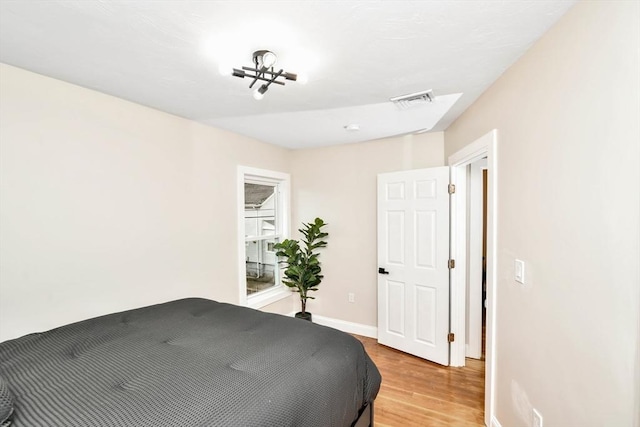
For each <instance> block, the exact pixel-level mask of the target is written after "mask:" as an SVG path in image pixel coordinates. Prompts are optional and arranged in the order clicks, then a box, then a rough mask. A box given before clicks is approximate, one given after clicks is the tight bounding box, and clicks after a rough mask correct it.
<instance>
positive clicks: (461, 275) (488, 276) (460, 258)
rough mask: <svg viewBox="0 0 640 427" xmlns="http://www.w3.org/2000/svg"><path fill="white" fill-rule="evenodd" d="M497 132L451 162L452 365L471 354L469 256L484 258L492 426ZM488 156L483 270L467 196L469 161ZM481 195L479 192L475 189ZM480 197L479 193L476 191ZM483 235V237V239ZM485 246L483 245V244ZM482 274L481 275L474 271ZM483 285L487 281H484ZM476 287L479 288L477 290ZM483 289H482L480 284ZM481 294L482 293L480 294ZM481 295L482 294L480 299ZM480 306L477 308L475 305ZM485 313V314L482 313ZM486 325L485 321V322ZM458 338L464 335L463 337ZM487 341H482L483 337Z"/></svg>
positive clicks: (487, 380) (487, 416) (487, 417)
mask: <svg viewBox="0 0 640 427" xmlns="http://www.w3.org/2000/svg"><path fill="white" fill-rule="evenodd" d="M496 151H497V130H495V129H494V130H492V131H491V132H489V133H487V134H485V135H484V136H482V137H480V138H478V139H477V140H475V141H474V142H472V143H470V144H469V145H467V146H466V147H464V148H463V149H461V150H460V151H458V152H456V153H454V154H453V155H451V156H450V157H449V161H448V163H449V166H451V182H452V183H453V184H455V186H456V194H455V197H453V198H452V207H451V218H452V227H451V256H452V257H453V258H454V259H455V260H456V268H454V269H452V270H451V329H452V331H454V332H455V334H456V341H454V342H453V343H451V358H450V361H451V366H464V365H465V358H466V355H467V346H466V344H467V339H466V332H467V331H466V329H467V322H466V309H467V292H466V290H467V277H468V276H467V271H468V270H470V268H471V264H470V263H469V262H467V260H471V261H475V263H476V264H477V263H478V260H479V262H480V278H481V281H480V283H482V271H483V270H484V272H485V273H484V277H485V280H484V282H485V289H486V292H485V297H486V308H484V309H483V310H481V311H480V312H481V313H482V312H484V313H485V315H484V317H485V319H486V320H485V325H486V334H485V342H486V344H485V356H484V358H485V402H484V406H485V419H484V421H485V424H486V425H492V424H491V423H492V421H493V420H494V412H495V408H494V395H495V357H494V354H495V343H496V340H495V332H496V327H495V322H496V261H497V256H496V255H497V254H496V237H497V233H496V230H497V227H496V224H497V180H498V169H497V161H496ZM482 159H486V169H487V180H486V215H484V217H485V218H486V232H485V234H486V238H484V240H485V241H486V256H485V262H484V265H485V266H484V268H482V264H483V262H482V255H481V254H482V252H481V249H480V252H479V253H478V254H477V255H475V256H473V257H471V254H470V253H469V233H468V231H469V227H468V226H467V224H468V221H469V213H468V209H467V207H468V203H467V195H468V194H469V188H468V187H469V185H468V177H469V175H470V173H469V172H470V170H471V168H470V165H473V164H474V163H476V162H478V161H482ZM476 193H477V192H476ZM476 195H477V194H476ZM482 240H483V239H482V238H480V241H481V242H482ZM480 247H482V244H481V246H480ZM474 277H476V278H477V275H474ZM480 286H482V285H480ZM475 289H476V290H477V288H475ZM480 289H482V288H480ZM481 295H482V293H481ZM481 298H482V297H481ZM475 307H477V306H475ZM481 316H482V314H481ZM481 324H482V322H481ZM458 336H460V337H461V338H463V339H460V340H458V339H457V338H458ZM481 342H482V341H481Z"/></svg>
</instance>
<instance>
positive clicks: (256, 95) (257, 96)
mask: <svg viewBox="0 0 640 427" xmlns="http://www.w3.org/2000/svg"><path fill="white" fill-rule="evenodd" d="M262 98H264V93H260V89H256V90H254V91H253V99H255V100H256V101H260V100H261V99H262Z"/></svg>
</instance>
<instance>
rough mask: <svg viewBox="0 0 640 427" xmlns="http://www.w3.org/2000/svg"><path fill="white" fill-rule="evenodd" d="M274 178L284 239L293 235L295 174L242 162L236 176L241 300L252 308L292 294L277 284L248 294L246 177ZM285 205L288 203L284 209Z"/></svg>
mask: <svg viewBox="0 0 640 427" xmlns="http://www.w3.org/2000/svg"><path fill="white" fill-rule="evenodd" d="M247 179H249V180H252V179H258V180H263V181H264V180H272V181H273V182H274V183H277V184H278V191H279V192H280V194H279V196H280V197H278V204H279V205H280V209H279V210H280V218H279V220H280V221H281V223H280V225H279V226H280V230H279V234H280V235H281V236H282V238H283V239H286V238H288V237H289V236H290V231H291V230H290V224H291V184H290V183H291V175H289V174H288V173H284V172H277V171H271V170H267V169H258V168H252V167H247V166H238V170H237V179H236V200H237V221H238V224H237V236H238V237H237V245H238V259H237V262H238V304H239V305H243V306H248V307H251V308H261V307H264V306H266V305H269V304H272V303H274V302H276V301H279V300H281V299H284V298H287V297H288V296H290V295H291V291H289V290H288V289H287V288H286V287H285V286H284V285H282V284H281V285H279V286H274V287H272V288H270V289H267V290H265V291H262V292H258V293H256V294H253V295H251V296H249V297H247V281H246V280H247V279H246V270H245V263H244V260H245V258H246V253H245V235H244V231H245V230H244V183H245V180H247ZM282 206H287V207H288V208H287V209H283V208H282Z"/></svg>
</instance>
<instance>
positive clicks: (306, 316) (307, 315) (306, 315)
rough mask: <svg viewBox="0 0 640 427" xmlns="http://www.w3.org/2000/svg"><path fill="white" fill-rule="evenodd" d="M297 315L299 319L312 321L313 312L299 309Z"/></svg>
mask: <svg viewBox="0 0 640 427" xmlns="http://www.w3.org/2000/svg"><path fill="white" fill-rule="evenodd" d="M296 317H297V318H298V319H304V320H308V321H309V322H312V320H311V313H309V312H308V311H305V312H304V313H303V312H301V311H299V312H297V313H296Z"/></svg>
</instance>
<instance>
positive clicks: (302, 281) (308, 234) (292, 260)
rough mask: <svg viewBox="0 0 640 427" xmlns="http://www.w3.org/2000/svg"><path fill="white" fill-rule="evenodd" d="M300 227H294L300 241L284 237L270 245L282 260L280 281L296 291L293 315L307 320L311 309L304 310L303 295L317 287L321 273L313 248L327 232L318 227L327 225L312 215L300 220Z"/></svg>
mask: <svg viewBox="0 0 640 427" xmlns="http://www.w3.org/2000/svg"><path fill="white" fill-rule="evenodd" d="M302 225H303V227H302V228H301V229H299V230H298V231H299V232H300V233H302V235H303V238H302V239H300V241H297V240H292V239H285V240H283V241H282V242H280V243H276V244H275V245H274V246H273V247H274V249H276V250H277V252H276V256H278V257H279V258H280V259H281V261H280V263H282V264H285V265H286V266H285V270H284V275H285V277H286V279H285V278H283V279H282V283H284V284H285V285H286V286H288V287H290V288H294V290H295V291H296V292H298V293H299V294H300V302H301V303H302V310H301V311H299V312H298V313H296V317H298V318H300V319H305V320H309V321H311V313H308V312H307V311H306V308H307V299H309V298H311V299H314V297H312V296H310V295H309V292H310V291H317V290H318V285H319V284H320V282H321V281H322V278H323V277H324V276H323V275H322V274H321V271H322V268H321V266H320V261H319V260H318V257H319V256H320V254H319V253H318V252H317V249H320V248H324V247H325V246H327V242H325V241H324V240H322V239H324V238H325V237H327V236H328V235H329V233H325V232H323V231H322V227H324V226H325V225H327V224H326V223H325V222H324V221H323V220H322V219H320V218H316V219H315V221H314V222H310V223H308V224H305V223H302Z"/></svg>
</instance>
